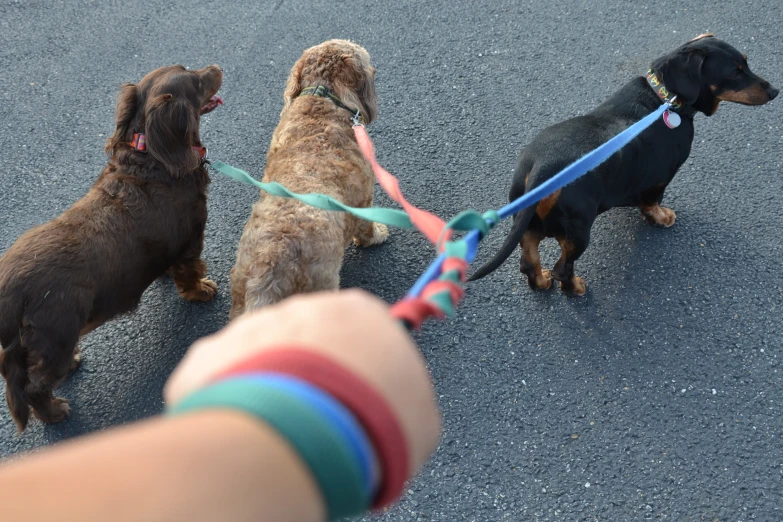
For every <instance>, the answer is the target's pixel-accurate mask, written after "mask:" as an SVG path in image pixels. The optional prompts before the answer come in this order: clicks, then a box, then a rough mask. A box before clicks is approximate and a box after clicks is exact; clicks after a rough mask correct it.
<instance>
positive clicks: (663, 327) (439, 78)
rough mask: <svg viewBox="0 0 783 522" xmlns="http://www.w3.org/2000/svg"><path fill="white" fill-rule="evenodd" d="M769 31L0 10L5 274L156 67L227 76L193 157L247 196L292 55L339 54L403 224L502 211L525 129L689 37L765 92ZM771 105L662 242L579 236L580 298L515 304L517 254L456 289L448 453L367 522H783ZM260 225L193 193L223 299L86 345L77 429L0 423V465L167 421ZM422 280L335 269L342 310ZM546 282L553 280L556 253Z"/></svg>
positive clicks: (355, 255)
mask: <svg viewBox="0 0 783 522" xmlns="http://www.w3.org/2000/svg"><path fill="white" fill-rule="evenodd" d="M643 4H648V5H643ZM781 26H783V10H781V8H780V5H779V1H778V0H762V1H751V2H743V1H740V0H726V1H724V2H713V1H706V0H703V1H690V0H686V1H682V0H681V1H677V2H674V1H671V0H659V1H658V2H654V3H653V2H650V3H643V2H622V1H620V0H594V1H589V2H588V1H584V2H581V1H580V2H573V1H570V0H553V1H550V2H541V1H532V0H494V1H492V2H480V3H479V2H458V1H448V0H436V1H429V2H416V1H409V0H404V1H402V0H397V1H394V2H379V1H369V0H363V1H355V2H353V1H327V0H318V1H312V2H304V1H290V0H279V1H274V2H272V1H266V2H249V1H235V2H224V3H209V2H206V3H205V2H200V3H190V2H184V1H180V0H168V1H165V2H164V1H160V0H147V1H145V2H132V1H125V2H118V1H103V2H99V1H97V0H92V1H81V2H66V1H62V0H61V1H54V0H49V1H43V0H22V1H12V0H2V1H0V150H2V166H1V167H0V179H1V180H2V185H1V186H0V222H1V223H2V225H1V226H0V252H2V251H4V250H5V249H6V248H8V247H9V246H10V245H11V244H12V242H13V241H14V240H15V239H16V238H17V237H18V236H19V235H20V234H21V233H22V232H23V231H25V230H26V229H28V228H29V227H32V226H34V225H37V224H39V223H43V222H45V221H46V220H48V219H51V218H52V217H54V216H56V215H57V214H58V213H60V212H61V211H63V210H64V209H65V208H67V207H68V206H69V205H70V204H71V203H72V202H73V201H75V200H76V199H77V198H79V197H80V196H81V195H83V194H84V193H85V192H86V191H87V189H88V187H89V186H90V184H91V182H92V181H93V179H94V178H95V177H96V176H97V174H98V173H99V172H100V170H101V168H102V166H103V165H104V162H105V157H104V153H103V143H104V140H105V139H106V136H107V135H108V134H109V133H110V132H111V131H112V128H113V127H112V116H113V105H114V100H115V96H116V93H117V86H118V85H120V84H121V83H123V82H126V81H138V80H139V79H140V78H141V77H142V76H143V75H144V74H145V73H147V72H149V71H150V70H152V69H154V68H156V67H158V66H161V65H167V64H172V63H182V64H185V65H188V66H191V67H202V66H204V65H207V64H210V63H214V62H216V63H219V64H221V65H222V66H223V68H224V69H225V72H226V74H225V82H224V88H223V90H222V95H223V98H224V99H225V101H226V105H225V106H223V107H221V108H220V109H218V110H216V111H215V112H214V113H212V114H210V115H208V116H206V117H205V118H204V119H203V122H202V138H203V140H204V143H205V144H207V145H208V147H209V149H210V153H211V155H212V157H214V158H218V159H221V160H223V161H226V162H228V163H231V164H234V165H237V166H240V167H243V168H245V169H247V170H249V171H251V172H253V173H255V174H259V173H260V172H261V171H262V168H263V166H264V155H265V152H266V147H267V144H268V143H269V139H270V136H271V133H272V130H273V128H274V126H275V125H276V124H277V121H278V114H279V110H280V108H281V95H282V91H283V86H284V82H285V79H286V77H287V75H288V71H289V69H290V67H291V65H292V64H293V63H294V61H295V60H296V59H297V58H298V56H299V55H300V54H301V52H302V50H303V49H304V48H306V47H309V46H310V45H313V44H316V43H319V42H321V41H323V40H326V39H328V38H333V37H347V38H351V39H354V40H356V41H358V42H360V43H361V44H363V45H364V46H366V47H367V48H368V49H369V51H370V52H371V54H372V56H373V61H374V64H375V66H376V67H377V69H378V76H377V87H378V95H379V98H380V108H381V117H380V119H379V121H378V123H377V124H375V125H373V127H372V128H371V129H370V132H371V135H372V136H373V138H374V140H375V142H376V147H377V150H378V154H379V158H380V160H381V162H382V163H383V164H384V165H385V166H386V167H387V168H388V169H389V170H390V171H391V172H394V173H396V174H398V175H399V176H400V178H401V179H402V184H403V187H404V190H405V192H406V194H407V195H408V196H409V198H410V200H412V201H413V202H415V203H416V204H419V205H420V206H422V207H424V208H428V209H432V210H434V211H435V212H437V213H438V214H440V215H442V216H447V217H450V216H453V215H454V214H456V213H457V212H459V211H461V210H463V209H466V208H474V209H478V210H482V211H483V210H485V209H488V208H492V207H497V206H499V205H501V204H503V203H505V201H506V195H507V190H508V186H509V182H510V176H511V172H512V169H513V166H514V162H515V158H516V155H517V153H518V151H519V150H520V148H521V147H522V146H523V145H524V144H525V143H526V142H528V141H529V140H530V139H531V138H532V136H533V135H534V134H535V133H536V132H537V131H539V130H540V129H542V128H543V127H545V126H547V125H550V124H552V123H554V122H556V121H559V120H561V119H564V118H566V117H570V116H574V115H577V114H579V113H581V112H583V111H585V110H587V109H588V108H589V107H592V106H594V105H596V104H597V103H598V102H600V101H601V100H602V99H603V98H604V97H605V96H606V95H607V94H608V93H610V92H611V91H613V90H614V89H617V88H618V87H619V86H620V85H622V84H623V83H624V82H626V81H627V80H628V79H630V78H632V77H633V76H634V75H639V74H643V73H644V72H645V71H646V69H647V66H648V64H649V63H650V61H651V60H652V59H653V58H655V57H656V56H658V55H661V54H663V53H664V52H666V51H668V50H670V49H672V48H674V47H675V46H677V45H679V44H681V43H682V42H684V41H685V40H687V39H689V38H691V37H694V36H696V35H698V34H700V33H702V32H705V31H708V30H710V31H714V32H716V33H717V34H718V35H719V36H720V37H722V38H723V39H725V40H727V41H728V42H730V43H732V44H734V45H735V46H736V47H738V48H739V49H741V50H742V51H743V52H747V53H748V54H749V55H750V62H751V64H752V66H753V68H754V69H755V71H756V72H758V73H759V74H761V75H762V76H766V77H767V78H768V79H769V80H771V81H772V82H773V84H776V85H777V86H778V87H781V84H783V74H781V71H783V49H781V47H780V42H781ZM780 102H781V100H778V101H777V102H774V103H772V104H771V105H769V106H766V107H760V108H751V107H738V106H723V107H721V109H720V110H719V111H718V112H717V114H716V115H715V116H713V117H712V118H706V117H704V116H699V117H698V121H697V125H696V127H697V131H696V140H695V143H694V147H693V153H692V155H691V158H690V160H689V161H688V163H687V164H686V165H685V166H684V167H683V169H682V170H681V171H680V173H679V175H678V176H677V178H676V179H675V181H674V182H673V184H672V185H671V187H670V190H669V192H668V195H667V198H666V202H667V203H668V204H669V205H671V206H672V207H673V208H674V209H675V210H676V211H677V216H678V221H677V224H676V226H675V227H674V228H673V229H670V230H658V229H653V228H651V227H649V226H647V225H646V224H645V223H644V221H643V220H642V219H641V218H640V217H639V216H638V214H637V213H636V212H635V211H632V210H615V211H612V212H610V213H608V214H606V215H604V216H602V217H601V218H599V219H598V221H597V223H596V225H595V227H594V228H593V232H592V244H591V246H590V248H589V250H588V251H587V253H586V254H585V256H584V257H583V260H582V262H580V263H578V265H577V272H578V273H579V274H581V275H582V276H584V277H585V278H586V279H587V282H588V285H589V287H588V293H587V295H586V296H585V297H584V298H581V299H569V298H566V297H564V296H563V295H561V294H560V292H559V291H551V292H548V293H537V294H534V293H532V292H531V291H530V290H529V289H528V288H527V286H526V284H525V283H524V282H523V280H522V278H521V277H520V274H519V272H518V268H517V259H518V258H517V255H516V254H515V255H514V257H513V258H512V260H510V261H509V262H508V263H507V264H506V265H504V266H503V267H502V268H501V269H500V270H499V271H498V272H497V273H496V274H494V275H493V276H492V277H490V278H487V279H485V280H482V281H480V282H478V283H476V284H472V285H470V286H469V288H468V291H467V296H466V299H465V300H464V303H463V304H462V306H461V307H460V309H459V312H458V317H457V318H456V319H455V320H453V321H449V322H442V323H438V322H434V323H430V324H428V326H427V327H426V328H425V329H424V331H423V333H422V334H421V335H420V336H419V337H418V341H419V343H420V345H421V348H422V350H423V352H424V353H425V355H426V357H427V359H428V361H429V364H430V366H431V369H432V372H433V375H434V379H435V382H436V383H437V388H438V393H439V396H440V402H441V405H442V407H443V411H444V414H445V418H446V421H445V423H446V424H445V427H446V431H445V436H444V439H443V443H442V445H441V447H440V449H439V450H438V452H437V454H436V455H435V457H434V459H433V460H432V462H431V463H430V464H429V466H428V467H427V468H426V470H425V471H424V472H423V473H422V475H421V476H420V477H419V478H418V479H417V480H416V481H415V482H413V483H412V484H411V485H410V486H409V489H408V490H407V493H406V495H405V497H404V498H403V500H402V502H401V503H400V504H399V505H398V506H397V507H395V508H394V509H392V510H391V511H390V512H389V513H387V514H385V515H383V516H382V517H381V520H389V521H392V520H393V521H397V520H405V521H407V520H427V521H462V520H465V521H473V520H475V521H495V520H569V521H571V520H573V521H577V520H579V521H586V520H619V521H625V520H647V519H650V520H658V519H665V520H689V521H701V520H705V521H706V520H709V521H713V520H720V521H745V520H764V521H776V520H783V501H782V499H781V497H782V495H783V493H781V491H782V486H783V440H781V436H783V419H781V414H783V367H781V359H782V358H783V353H782V351H783V342H782V341H781V337H780V336H781V331H782V330H783V322H782V321H781V312H782V311H783V275H781V274H783V272H782V271H781V266H780V265H781V258H782V257H783V227H782V226H781V223H782V222H783V206H782V205H781V195H782V194H783V178H782V177H781V162H782V161H783V128H781V115H783V112H782V110H783V105H782V104H781V103H780ZM255 199H256V193H255V191H254V190H253V189H250V188H248V187H246V186H243V185H239V184H236V183H235V182H233V181H230V180H227V179H223V178H221V177H219V176H218V177H214V182H213V184H212V189H211V197H210V201H209V208H210V217H209V223H208V226H207V246H206V251H205V258H206V260H207V261H208V263H209V266H210V270H209V272H210V275H211V277H212V278H213V279H215V281H217V282H218V284H219V285H220V289H221V293H220V295H219V297H218V298H217V299H216V300H215V301H214V302H212V303H209V304H203V305H195V304H189V303H186V302H184V301H183V300H181V299H180V298H179V297H178V296H177V294H176V291H175V289H174V287H173V284H172V283H171V282H170V281H167V280H161V281H159V282H156V283H155V284H154V285H153V286H152V287H151V288H150V289H149V290H148V291H147V293H146V294H145V296H144V299H143V303H142V305H141V307H140V308H139V310H138V311H137V313H135V314H133V315H131V316H129V317H127V318H124V319H121V320H118V321H114V322H112V323H111V324H109V325H106V326H104V327H103V328H101V329H99V330H98V331H96V332H94V333H92V334H91V335H90V336H89V337H88V338H87V339H86V341H85V342H84V343H83V348H84V363H83V367H82V369H81V370H80V371H79V372H78V373H77V374H76V375H74V376H73V377H72V378H71V379H70V380H69V381H68V382H67V383H66V384H65V385H64V386H63V387H62V394H63V395H65V396H67V397H68V398H70V399H71V403H72V405H73V416H72V418H71V419H69V420H68V421H66V422H65V423H63V424H61V425H59V426H52V427H43V426H41V425H40V424H38V423H34V424H33V425H32V426H31V428H30V429H29V431H28V432H27V433H25V434H24V435H23V436H22V437H18V436H16V435H15V434H14V430H13V426H12V423H11V421H10V419H9V417H8V414H7V411H6V410H5V408H2V409H1V410H0V455H12V454H15V453H18V452H20V451H23V450H28V449H31V448H36V447H40V446H42V445H46V444H51V443H54V442H57V441H61V440H63V439H66V438H69V437H73V436H76V435H81V434H84V433H87V432H91V431H94V430H98V429H102V428H105V427H107V426H112V425H117V424H121V423H125V422H129V421H133V420H136V419H140V418H144V417H147V416H150V415H154V414H156V413H158V412H160V411H161V406H162V403H161V389H162V386H163V383H164V381H165V379H166V376H167V375H168V374H169V372H170V371H171V370H172V369H173V368H174V366H175V365H176V364H177V362H178V361H179V360H180V358H181V357H182V355H183V353H184V352H185V350H186V349H187V347H188V346H189V345H190V344H191V343H192V342H193V341H194V340H195V339H197V338H199V337H200V336H203V335H206V334H209V333H211V332H214V331H216V330H217V329H219V328H220V327H221V326H222V325H223V324H225V322H226V317H227V313H228V308H229V304H230V296H229V293H228V271H229V269H230V268H231V266H232V264H233V261H234V251H235V248H236V244H237V242H238V240H239V235H240V232H241V229H242V226H243V224H244V222H245V220H246V218H247V217H248V212H249V208H250V205H251V203H252V202H253V201H254V200H255ZM377 202H378V203H379V204H385V205H390V204H391V203H390V201H389V200H388V198H386V197H384V196H382V195H380V194H379V196H378V198H377ZM506 230H507V228H506V226H504V227H501V228H500V230H499V231H497V232H496V233H494V234H493V235H492V236H491V237H490V238H489V239H488V240H487V241H486V242H485V245H486V246H485V248H484V250H483V255H482V256H481V259H482V260H484V259H487V258H488V256H489V253H490V252H492V251H494V249H496V248H497V247H498V246H499V245H500V243H501V242H502V237H503V235H504V234H505V231H506ZM432 254H433V250H432V248H431V247H430V246H429V245H428V244H427V243H426V241H425V240H424V239H423V238H422V237H420V236H419V235H417V234H416V233H413V232H408V231H399V230H398V231H394V232H393V235H392V238H391V240H390V241H389V242H388V243H387V244H386V245H384V246H382V247H380V248H377V249H373V250H368V251H357V250H349V251H348V253H347V255H346V262H345V268H344V270H343V285H344V286H346V287H354V286H358V287H362V288H365V289H367V290H369V291H372V292H374V293H376V294H378V295H380V296H382V297H383V298H385V299H386V300H388V301H390V302H391V301H394V300H395V299H397V298H398V297H400V296H401V294H402V293H403V292H404V290H405V289H406V288H407V287H408V286H409V285H410V284H411V283H412V282H413V281H414V280H415V278H416V276H417V275H418V274H419V273H420V272H421V271H422V270H423V269H424V268H425V266H426V264H427V263H428V262H429V261H430V259H431V258H432ZM543 257H544V260H545V262H546V264H549V265H551V264H553V263H554V261H555V259H556V251H555V245H554V244H550V243H546V244H545V247H544V252H543ZM0 399H1V397H0ZM85 494H88V492H86V493H85Z"/></svg>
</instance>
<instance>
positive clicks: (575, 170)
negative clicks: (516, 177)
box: [407, 103, 670, 298]
mask: <svg viewBox="0 0 783 522" xmlns="http://www.w3.org/2000/svg"><path fill="white" fill-rule="evenodd" d="M669 107H670V104H668V103H664V104H663V105H661V106H660V107H658V109H657V110H656V111H655V112H652V113H650V114H648V115H647V116H645V117H644V118H642V119H641V120H639V121H638V122H636V123H634V124H633V125H631V126H630V127H628V128H627V129H625V130H624V131H623V132H621V133H620V134H618V135H617V136H615V137H614V138H612V139H610V140H609V141H607V142H606V143H604V144H603V145H601V146H600V147H598V148H597V149H595V150H593V151H591V152H588V153H587V154H585V155H584V156H582V157H581V158H579V159H578V160H576V161H575V162H573V163H571V164H570V165H569V166H567V167H566V168H564V169H563V170H561V171H560V172H558V173H557V174H556V175H555V176H553V177H552V178H550V179H548V180H546V181H545V182H544V183H542V184H541V185H539V186H538V187H536V188H534V189H533V190H531V191H530V192H527V193H525V194H523V195H522V196H520V197H519V198H517V199H516V200H514V201H512V202H511V203H509V204H508V205H506V206H505V207H503V208H501V209H500V210H498V212H497V215H498V217H499V219H500V220H503V219H505V218H507V217H509V216H513V215H514V214H516V213H518V212H519V211H520V210H522V209H524V208H527V207H529V206H532V205H535V204H536V203H538V202H539V201H541V200H542V199H544V198H545V197H547V196H549V195H550V194H552V193H554V192H556V191H557V190H559V189H561V188H563V187H565V186H566V185H568V184H569V183H571V182H573V181H575V180H576V179H578V178H580V177H582V176H584V175H585V174H587V173H588V172H590V171H591V170H593V169H595V168H596V167H598V166H599V165H600V164H601V163H603V162H604V161H606V160H608V159H609V158H610V157H611V156H612V155H613V154H614V153H615V152H617V151H618V150H620V149H622V148H623V147H625V146H626V145H628V143H629V142H630V141H631V140H633V139H634V138H635V137H637V136H638V135H639V134H641V133H642V132H643V131H644V130H645V129H647V128H648V127H649V126H651V125H652V124H653V123H655V122H656V120H658V119H659V118H661V116H662V115H663V113H664V112H666V111H667V110H668V109H669ZM486 222H487V225H488V226H489V227H490V228H491V227H493V226H495V225H496V224H497V222H495V221H492V220H490V219H486ZM481 239H482V237H481V234H480V232H479V231H478V230H473V231H471V232H469V233H468V234H467V235H466V236H465V237H464V238H463V239H462V241H463V242H465V243H466V244H467V247H468V252H467V255H466V256H465V260H466V261H467V262H468V263H472V262H473V260H474V259H475V258H476V252H477V251H478V244H479V242H480V241H481ZM444 259H446V256H445V254H440V255H439V256H438V257H437V258H435V261H433V262H432V264H430V266H429V267H428V268H427V270H426V271H425V272H424V273H423V274H422V275H421V277H419V279H418V280H417V281H416V283H415V284H414V285H413V287H412V288H411V289H410V291H409V292H408V296H407V297H408V298H414V297H418V296H419V295H420V294H421V292H422V290H424V287H425V286H427V285H428V284H429V283H430V282H432V281H434V280H435V279H437V278H438V276H440V274H441V271H442V266H443V261H444Z"/></svg>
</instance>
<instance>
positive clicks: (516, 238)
mask: <svg viewBox="0 0 783 522" xmlns="http://www.w3.org/2000/svg"><path fill="white" fill-rule="evenodd" d="M535 213H536V206H535V205H532V206H530V207H527V208H526V209H524V210H522V211H521V212H519V213H518V214H516V215H515V216H514V224H513V225H512V226H511V231H509V233H508V236H506V241H505V242H504V243H503V246H502V247H500V251H499V252H498V253H497V254H495V257H493V258H492V259H491V260H490V261H489V262H487V263H486V264H484V265H483V266H482V267H481V268H479V269H478V270H476V272H475V273H474V274H473V275H472V276H470V277H469V278H468V281H476V280H478V279H481V278H482V277H485V276H487V275H489V274H491V273H492V272H494V271H495V270H496V269H497V268H498V267H499V266H500V265H502V264H503V262H504V261H505V260H506V259H508V256H510V255H511V253H512V252H514V249H516V248H517V245H518V244H519V242H520V241H521V240H522V236H523V235H525V231H526V230H527V226H528V225H529V224H530V220H531V219H533V215H535Z"/></svg>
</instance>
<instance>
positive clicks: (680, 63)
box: [652, 47, 705, 105]
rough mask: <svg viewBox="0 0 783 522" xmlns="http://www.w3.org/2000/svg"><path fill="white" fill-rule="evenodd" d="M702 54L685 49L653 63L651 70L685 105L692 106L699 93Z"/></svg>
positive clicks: (702, 63) (698, 51) (697, 50)
mask: <svg viewBox="0 0 783 522" xmlns="http://www.w3.org/2000/svg"><path fill="white" fill-rule="evenodd" d="M704 58H705V56H704V53H702V52H701V51H700V50H699V49H688V48H687V47H686V48H684V49H681V50H679V51H676V52H674V53H672V54H670V55H668V56H664V57H663V58H661V59H660V60H658V61H656V62H655V63H653V65H652V68H653V70H654V71H655V73H656V74H657V75H658V78H660V80H661V81H662V82H663V83H664V85H666V88H667V89H669V91H671V92H673V93H674V94H676V95H677V98H678V100H679V101H681V102H682V103H684V104H685V105H693V104H694V103H696V100H697V99H698V98H699V92H701V83H702V79H701V68H702V65H704Z"/></svg>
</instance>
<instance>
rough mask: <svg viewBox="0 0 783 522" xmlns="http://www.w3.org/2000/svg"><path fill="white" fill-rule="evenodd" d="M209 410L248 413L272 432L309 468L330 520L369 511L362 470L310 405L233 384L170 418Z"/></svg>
mask: <svg viewBox="0 0 783 522" xmlns="http://www.w3.org/2000/svg"><path fill="white" fill-rule="evenodd" d="M206 409H234V410H239V411H243V412H245V413H249V414H251V415H253V416H255V417H256V418H258V419H260V420H262V421H264V422H265V423H267V424H268V425H270V426H271V427H273V428H274V429H275V430H276V431H277V432H278V433H279V434H280V435H281V436H282V437H283V438H284V439H286V440H287V441H288V443H289V444H291V446H293V447H294V449H295V450H296V452H297V453H298V454H299V456H300V457H301V458H302V460H304V461H305V463H306V464H307V466H308V467H309V468H310V471H311V472H312V474H313V475H314V477H315V479H316V481H317V482H318V485H319V486H320V489H321V493H322V494H323V497H324V501H325V503H326V506H327V510H328V516H329V519H330V520H336V519H339V518H343V517H347V516H355V515H359V514H361V513H364V512H365V510H366V509H367V507H368V503H367V499H366V497H365V493H364V482H363V480H362V475H361V470H360V469H359V467H358V466H357V465H356V463H355V461H354V458H353V457H352V455H351V454H350V453H349V450H348V449H347V448H346V447H345V445H344V444H343V443H342V441H341V439H340V438H339V437H338V436H337V435H336V434H335V433H334V432H333V431H332V428H331V427H330V425H329V424H328V423H327V421H325V420H324V418H323V417H322V416H321V414H320V413H319V411H318V410H317V409H316V408H314V407H313V406H311V405H309V404H307V403H306V402H305V401H302V400H301V399H299V398H298V397H295V396H293V395H290V394H289V393H287V392H285V391H282V390H280V389H279V388H277V387H276V386H274V385H268V384H264V383H260V382H248V381H247V380H242V379H228V380H225V381H220V382H218V383H215V384H213V385H211V386H208V387H206V388H203V389H201V390H198V391H196V392H194V393H193V394H192V395H190V396H188V397H186V398H185V399H184V400H182V401H181V402H180V403H179V404H177V405H176V406H175V407H174V408H172V409H171V410H169V414H172V415H182V414H184V413H189V412H193V411H199V410H206Z"/></svg>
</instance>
